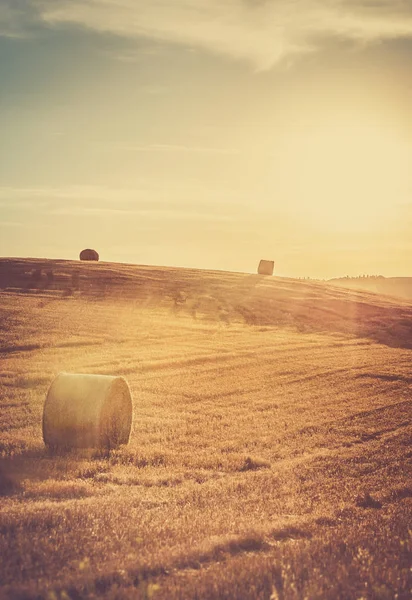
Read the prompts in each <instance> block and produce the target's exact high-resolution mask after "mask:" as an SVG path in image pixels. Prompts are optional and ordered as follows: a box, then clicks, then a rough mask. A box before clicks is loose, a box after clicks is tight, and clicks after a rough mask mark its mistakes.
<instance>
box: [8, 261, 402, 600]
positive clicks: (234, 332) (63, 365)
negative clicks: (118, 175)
mask: <svg viewBox="0 0 412 600" xmlns="http://www.w3.org/2000/svg"><path fill="white" fill-rule="evenodd" d="M35 268H42V269H43V270H44V271H46V270H49V269H50V268H52V269H53V272H54V279H53V285H52V289H50V286H49V288H48V289H32V288H30V289H29V290H28V289H27V286H26V284H25V282H26V279H25V277H26V275H25V273H24V271H27V278H29V277H30V273H31V272H32V271H33V269H35ZM75 270H76V272H77V271H78V272H79V273H80V275H79V290H72V293H71V294H68V293H67V292H66V290H67V289H71V288H70V287H69V284H70V282H71V280H72V274H73V272H74V271H75ZM0 275H1V277H0V280H1V281H2V285H3V291H2V292H0V310H1V316H2V319H1V321H0V352H1V371H0V376H1V383H2V386H1V398H0V406H1V414H2V420H1V424H0V429H1V437H0V456H1V457H2V458H1V460H0V496H1V497H0V503H1V511H0V556H1V557H2V560H1V562H0V582H1V586H0V597H1V596H3V597H5V598H40V599H41V598H44V599H46V598H48V599H50V600H54V599H59V600H67V598H70V599H71V600H75V599H76V598H101V597H104V598H108V599H109V598H111V599H115V598H116V599H117V598H142V599H143V598H156V599H165V600H166V599H172V600H173V599H178V598H188V599H189V598H190V599H191V598H202V599H211V598H242V599H243V598H250V599H252V598H253V599H254V598H265V599H269V598H271V599H272V600H274V599H280V600H289V599H292V600H295V599H296V600H298V599H301V598H310V599H312V598H330V599H335V598H354V599H355V598H356V599H360V598H365V599H366V598H367V599H371V600H372V599H375V598H376V599H379V598H381V599H389V598H398V599H406V598H409V597H410V596H411V590H412V571H411V568H412V564H411V560H410V556H411V551H412V547H411V546H412V540H411V533H412V532H411V525H410V523H411V507H412V489H411V484H410V481H411V463H412V451H411V441H412V435H411V434H412V427H411V420H412V411H411V406H412V398H411V389H412V375H411V373H410V360H411V354H410V352H411V351H410V349H409V347H410V345H411V341H412V337H411V336H410V332H411V331H412V307H411V305H410V304H408V303H407V302H402V301H399V303H398V302H396V301H395V300H390V299H388V298H386V299H384V298H381V297H379V296H375V295H373V294H368V293H362V292H349V291H343V290H336V289H334V288H329V287H328V286H327V285H322V284H314V283H302V282H294V281H291V280H279V279H277V278H269V279H267V278H259V277H256V276H247V275H241V274H229V273H208V272H194V271H184V270H178V269H161V268H157V269H155V268H148V267H142V268H138V267H132V266H128V265H124V266H122V265H109V264H104V263H102V264H99V265H79V264H78V263H63V262H58V261H54V262H53V261H49V262H47V263H46V262H45V261H43V262H42V263H39V261H17V260H16V261H3V262H1V261H0ZM180 292H181V293H180ZM378 342H379V343H378ZM61 370H65V371H71V372H85V373H88V372H90V373H107V374H116V375H124V376H126V377H127V379H128V381H129V384H130V387H131V391H132V394H133V397H134V404H135V406H134V411H135V415H136V417H135V421H134V429H133V432H132V436H131V443H130V444H129V446H127V447H123V448H121V449H119V450H117V451H114V452H111V453H110V454H109V455H106V456H104V455H99V454H92V453H87V452H83V453H81V454H80V453H78V454H61V455H60V456H54V455H49V454H47V452H46V450H45V449H44V447H43V444H42V441H41V416H42V408H43V402H44V397H45V394H46V391H47V389H48V386H49V384H50V382H51V380H52V379H53V377H54V376H55V374H56V373H57V372H59V371H61Z"/></svg>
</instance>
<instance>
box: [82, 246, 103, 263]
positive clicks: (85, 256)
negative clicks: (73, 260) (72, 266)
mask: <svg viewBox="0 0 412 600" xmlns="http://www.w3.org/2000/svg"><path fill="white" fill-rule="evenodd" d="M79 258H80V260H95V261H98V260H99V254H98V252H96V250H92V249H91V248H86V249H85V250H82V251H81V252H80V256H79Z"/></svg>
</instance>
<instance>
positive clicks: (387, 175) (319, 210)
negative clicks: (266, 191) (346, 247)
mask: <svg viewBox="0 0 412 600" xmlns="http://www.w3.org/2000/svg"><path fill="white" fill-rule="evenodd" d="M409 156H410V148H409V147H408V146H407V144H406V142H405V141H403V140H402V139H401V138H400V136H397V135H396V133H395V132H393V131H391V130H388V129H385V128H384V127H379V126H373V125H362V124H353V123H340V124H337V125H335V124H329V125H324V126H322V127H317V128H315V127H313V128H311V129H310V130H307V131H306V132H304V133H299V134H295V135H293V136H290V137H288V139H287V140H286V141H285V145H284V151H283V153H282V156H281V157H280V161H279V160H278V158H279V157H276V161H277V165H276V167H275V171H276V178H275V180H274V182H273V183H274V186H275V188H276V191H278V188H279V186H281V190H280V192H281V193H282V196H283V197H284V198H286V199H287V200H288V204H289V203H291V204H292V205H293V206H294V207H295V209H296V210H298V211H299V213H300V215H301V217H303V218H304V219H305V220H306V221H307V222H308V223H311V224H316V225H317V226H318V227H319V228H322V229H329V230H336V231H346V232H349V233H350V232H352V231H359V230H361V231H370V230H371V229H375V228H377V227H379V226H382V225H383V224H384V223H385V221H386V220H387V219H388V218H393V215H394V214H396V206H397V205H400V204H401V203H402V202H404V201H405V200H406V198H407V195H408V193H410V190H411V177H410V175H409V170H408V161H409ZM289 206H290V205H289Z"/></svg>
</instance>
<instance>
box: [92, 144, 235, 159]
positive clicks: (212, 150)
mask: <svg viewBox="0 0 412 600" xmlns="http://www.w3.org/2000/svg"><path fill="white" fill-rule="evenodd" d="M99 147H100V148H103V149H105V150H109V151H113V152H117V151H124V152H160V153H167V152H171V153H188V154H192V153H193V154H220V155H221V154H223V155H229V156H231V155H237V154H240V150H237V149H235V148H218V147H213V146H185V145H181V144H146V145H139V144H118V143H110V144H107V145H104V146H102V145H99Z"/></svg>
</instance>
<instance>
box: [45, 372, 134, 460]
mask: <svg viewBox="0 0 412 600" xmlns="http://www.w3.org/2000/svg"><path fill="white" fill-rule="evenodd" d="M132 417H133V406H132V398H131V395H130V390H129V386H128V384H127V382H126V380H125V379H124V378H123V377H110V376H107V375H83V374H71V373H60V374H59V375H57V377H56V378H55V379H54V381H53V382H52V384H51V386H50V388H49V391H48V393H47V397H46V401H45V403H44V409H43V440H44V443H45V444H46V446H48V447H49V448H51V449H57V448H65V449H70V448H96V449H99V448H100V449H111V448H116V447H118V446H120V445H121V444H127V443H128V441H129V437H130V430H131V426H132Z"/></svg>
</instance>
